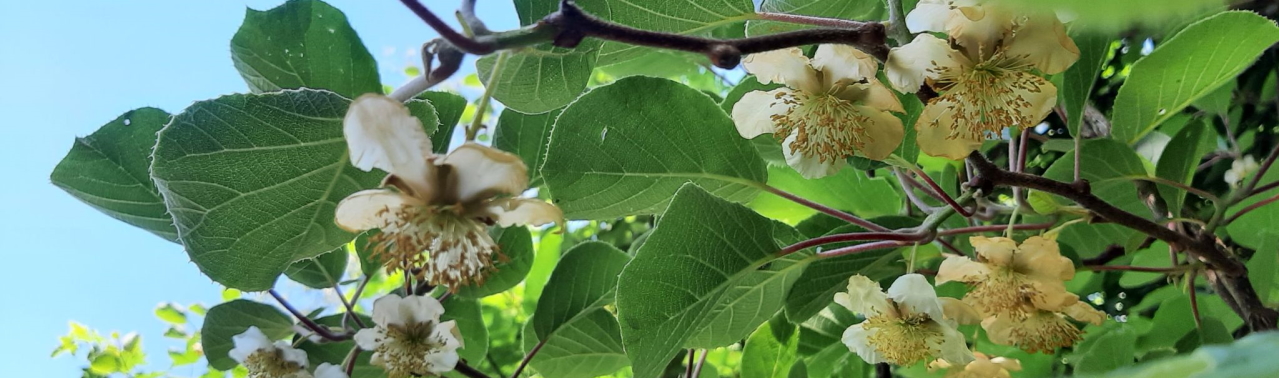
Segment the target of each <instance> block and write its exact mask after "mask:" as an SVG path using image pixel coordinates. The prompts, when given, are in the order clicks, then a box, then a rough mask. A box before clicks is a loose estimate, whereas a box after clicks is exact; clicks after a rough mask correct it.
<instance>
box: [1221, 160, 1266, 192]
mask: <svg viewBox="0 0 1279 378" xmlns="http://www.w3.org/2000/svg"><path fill="white" fill-rule="evenodd" d="M1258 169H1261V166H1260V165H1258V164H1257V159H1254V158H1253V157H1252V156H1251V155H1249V156H1244V157H1243V159H1235V161H1234V162H1231V163H1230V170H1228V171H1226V174H1225V177H1224V178H1225V180H1226V184H1230V187H1231V188H1238V187H1239V184H1242V183H1243V179H1245V178H1248V176H1251V175H1252V173H1253V172H1256V171H1257V170H1258Z"/></svg>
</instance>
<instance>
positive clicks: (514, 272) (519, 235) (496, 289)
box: [457, 226, 533, 298]
mask: <svg viewBox="0 0 1279 378" xmlns="http://www.w3.org/2000/svg"><path fill="white" fill-rule="evenodd" d="M491 234H492V235H493V240H495V241H497V245H498V246H499V247H501V253H502V258H501V259H498V261H497V263H495V264H493V269H495V270H496V271H494V272H490V273H489V275H488V277H485V279H484V284H483V285H479V286H463V287H460V288H458V291H457V294H458V295H460V296H465V297H471V298H482V297H487V296H490V295H493V294H497V293H501V292H503V291H507V290H510V289H511V288H513V287H515V285H519V284H520V282H521V281H524V276H525V275H527V274H528V270H529V269H530V268H532V267H533V235H532V234H530V233H529V231H528V227H524V226H516V227H510V228H495V229H493V230H492V232H491Z"/></svg>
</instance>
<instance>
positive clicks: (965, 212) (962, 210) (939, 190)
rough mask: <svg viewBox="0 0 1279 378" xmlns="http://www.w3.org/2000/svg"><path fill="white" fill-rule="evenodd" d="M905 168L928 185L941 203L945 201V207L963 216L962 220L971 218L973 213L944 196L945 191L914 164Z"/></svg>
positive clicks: (946, 195)
mask: <svg viewBox="0 0 1279 378" xmlns="http://www.w3.org/2000/svg"><path fill="white" fill-rule="evenodd" d="M907 168H908V169H910V171H911V172H914V173H915V175H916V176H919V178H921V179H923V180H924V183H926V184H928V186H929V187H930V188H932V190H933V193H936V194H937V196H938V197H940V198H941V200H942V201H945V202H946V205H948V206H950V207H951V208H952V209H955V211H957V212H959V215H962V216H964V218H969V217H972V216H973V212H971V211H968V209H965V208H964V207H963V206H960V205H959V202H956V201H955V199H954V198H950V195H949V194H946V191H945V190H942V187H941V185H937V182H936V181H933V178H932V177H929V176H928V174H927V173H925V172H924V170H923V169H920V168H919V167H917V166H915V165H914V164H910V165H908V166H907Z"/></svg>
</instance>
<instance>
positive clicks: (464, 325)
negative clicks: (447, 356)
mask: <svg viewBox="0 0 1279 378" xmlns="http://www.w3.org/2000/svg"><path fill="white" fill-rule="evenodd" d="M441 303H442V304H443V305H444V314H443V315H440V321H441V322H447V321H450V320H453V321H456V322H457V330H458V332H459V333H461V334H462V343H463V345H465V346H464V347H462V348H461V349H458V350H457V355H458V356H460V357H462V358H463V359H466V360H469V361H483V360H484V356H485V355H487V354H488V350H489V333H488V327H486V326H485V325H484V315H483V314H482V313H481V312H480V302H479V301H478V300H476V299H471V298H466V297H463V296H458V295H450V296H449V297H448V298H446V299H445V300H444V301H443V302H441Z"/></svg>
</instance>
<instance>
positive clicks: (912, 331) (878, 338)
mask: <svg viewBox="0 0 1279 378" xmlns="http://www.w3.org/2000/svg"><path fill="white" fill-rule="evenodd" d="M933 325H934V323H933V321H932V319H930V318H929V317H928V315H927V314H908V315H906V316H905V317H902V318H898V317H894V316H892V315H890V314H887V313H885V314H881V315H878V316H873V317H871V318H870V319H866V325H865V327H866V330H868V331H869V330H875V332H874V333H873V334H872V335H870V337H868V338H867V341H869V342H870V344H871V345H873V346H874V347H875V350H876V351H879V354H880V355H883V356H884V359H886V360H888V362H891V363H893V364H895V365H900V366H909V365H913V364H915V363H916V362H919V361H923V360H925V359H929V358H931V357H932V356H933V355H934V354H936V353H935V351H937V350H938V349H939V348H940V346H941V344H942V339H943V337H944V336H943V335H942V333H941V331H939V330H937V329H936V328H935V327H933Z"/></svg>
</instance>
